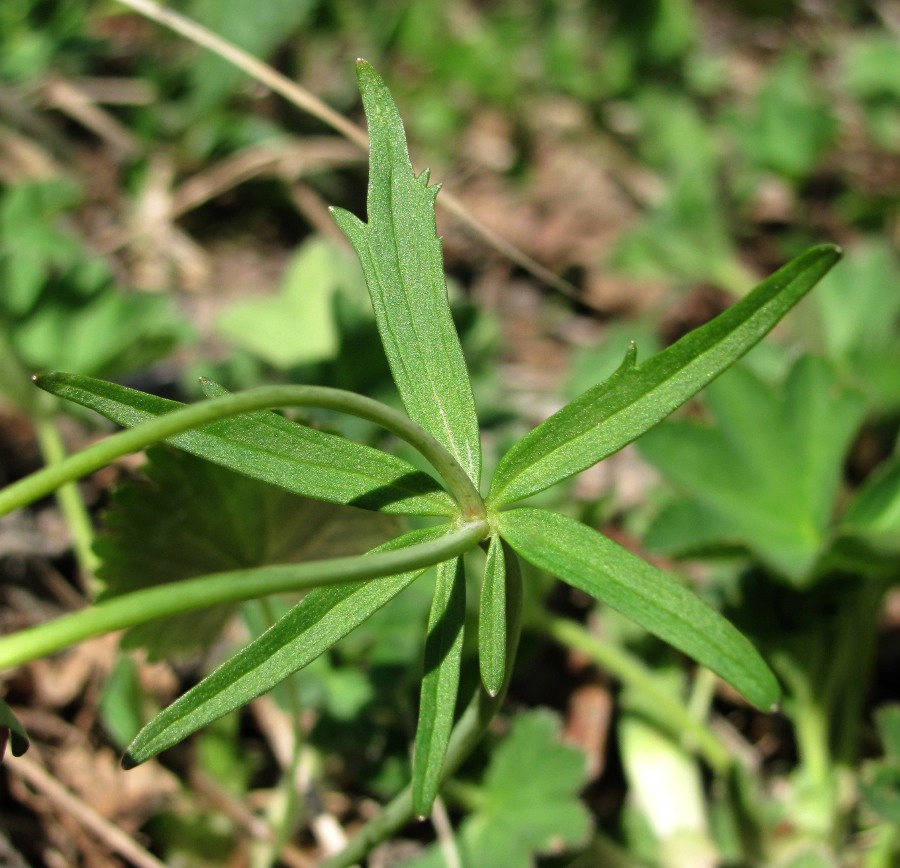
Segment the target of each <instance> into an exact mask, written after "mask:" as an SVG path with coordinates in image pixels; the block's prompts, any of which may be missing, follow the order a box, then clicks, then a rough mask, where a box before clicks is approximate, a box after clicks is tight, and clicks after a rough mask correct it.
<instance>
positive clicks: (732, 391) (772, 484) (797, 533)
mask: <svg viewBox="0 0 900 868" xmlns="http://www.w3.org/2000/svg"><path fill="white" fill-rule="evenodd" d="M705 398H706V403H707V404H708V406H709V407H710V409H711V410H712V412H713V414H714V416H715V419H716V425H715V426H709V425H702V424H698V423H696V422H681V421H676V422H668V423H666V424H665V425H661V426H660V427H659V428H657V429H655V430H654V431H651V432H650V433H648V434H647V435H646V436H645V437H643V438H641V440H640V442H639V443H638V449H639V450H640V452H641V454H642V455H643V456H644V457H645V458H646V459H647V460H648V461H649V462H650V463H651V464H652V465H653V466H654V467H656V468H657V469H659V470H660V471H661V472H662V473H664V474H665V475H666V476H667V477H669V478H670V479H672V480H673V481H674V482H675V483H676V484H677V485H678V487H679V488H680V489H681V490H682V491H684V492H687V493H688V494H689V497H690V500H689V503H688V504H687V505H684V506H678V507H677V511H676V513H675V515H674V517H670V516H669V514H668V513H665V512H664V513H663V514H662V515H661V516H660V518H659V519H658V523H657V525H656V527H655V528H653V529H651V531H650V534H649V536H648V544H649V545H651V546H653V547H657V548H659V549H661V550H664V551H666V552H668V553H671V554H680V553H684V551H685V549H684V548H681V547H682V546H685V545H688V546H690V545H696V544H697V543H698V541H703V542H705V543H707V544H711V543H726V544H728V543H730V544H738V545H741V546H745V547H746V548H749V549H750V550H751V551H753V552H754V553H755V554H756V555H757V556H759V557H760V558H761V559H762V560H764V561H765V562H766V563H768V564H769V565H770V566H772V567H773V568H774V569H775V570H776V571H778V572H779V573H781V574H782V575H785V576H787V577H788V578H789V579H790V580H791V581H793V582H795V583H798V584H802V583H803V582H804V580H805V579H806V578H807V577H808V576H809V572H810V570H811V568H812V566H813V564H814V563H815V561H816V559H817V558H818V557H819V555H820V553H821V552H822V550H823V548H824V547H825V545H826V543H827V541H828V536H829V528H830V524H831V519H832V511H833V509H834V504H835V499H836V496H837V493H838V486H839V484H840V479H841V468H842V465H843V459H844V456H845V454H846V452H847V449H848V448H849V446H850V442H851V440H852V438H853V436H854V435H855V434H856V431H857V429H858V427H859V425H860V423H861V422H862V417H863V412H864V406H863V400H862V397H861V396H860V395H858V394H857V393H854V392H849V391H847V390H845V389H842V388H841V387H840V386H839V385H838V384H837V383H836V382H835V378H834V375H833V374H832V373H831V371H830V370H829V367H828V365H827V364H826V363H825V362H824V361H822V360H821V359H816V358H813V357H811V356H806V357H804V358H802V359H801V360H800V361H798V362H797V364H795V365H794V367H793V369H792V370H791V372H790V374H789V376H788V378H787V380H786V382H785V384H784V386H783V388H782V389H781V390H780V393H775V392H773V390H772V389H771V388H770V387H769V386H768V385H767V384H766V383H764V382H763V381H762V380H760V379H759V378H758V377H757V376H756V375H755V374H753V373H752V372H751V371H750V370H749V369H747V368H745V367H738V368H735V369H734V370H732V371H729V372H728V373H727V374H726V375H724V376H723V377H722V378H721V379H720V380H718V381H717V382H715V383H713V384H712V385H711V386H710V387H709V389H708V390H707V392H706V393H705ZM686 514H687V515H690V517H691V520H692V521H694V522H695V528H698V529H701V530H698V531H696V532H695V533H693V534H692V535H691V536H689V537H687V538H683V539H681V540H679V539H677V538H676V537H677V535H678V534H679V533H680V531H681V530H682V529H683V528H684V527H685V525H686V521H685V515H686ZM673 518H674V521H675V524H674V526H673V527H671V528H667V527H666V525H667V524H668V523H669V522H670V521H672V520H673ZM698 536H699V540H698Z"/></svg>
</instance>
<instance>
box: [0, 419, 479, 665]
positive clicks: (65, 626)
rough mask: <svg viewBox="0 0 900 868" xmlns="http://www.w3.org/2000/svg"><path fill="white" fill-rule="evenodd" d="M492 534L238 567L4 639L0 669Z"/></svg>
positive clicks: (416, 565)
mask: <svg viewBox="0 0 900 868" xmlns="http://www.w3.org/2000/svg"><path fill="white" fill-rule="evenodd" d="M127 433H131V432H127ZM487 530H488V528H487V523H486V522H484V521H480V522H471V523H469V524H465V525H462V526H460V527H457V528H454V529H453V530H451V531H449V532H448V533H447V534H446V535H445V536H442V537H440V538H439V539H436V540H431V541H429V542H425V543H419V544H418V545H413V546H408V547H407V548H402V549H397V550H396V551H386V552H373V553H372V554H367V555H359V556H355V557H344V558H330V559H328V560H322V561H311V562H309V563H302V564H284V565H278V566H271V567H258V568H255V569H247V570H232V571H229V572H224V573H215V574H212V575H209V576H202V577H201V578H198V579H187V580H185V581H181V582H173V583H172V584H166V585H160V586H157V587H154V588H148V589H146V590H143V591H135V592H134V593H133V594H126V595H123V596H121V597H115V598H113V599H111V600H108V601H106V602H101V603H98V604H97V605H96V606H92V607H91V608H89V609H83V610H81V611H79V612H73V613H72V614H71V615H64V616H63V617H62V618H58V619H57V620H55V621H50V622H48V623H46V624H41V625H40V626H37V627H32V628H30V629H28V630H22V631H21V632H19V633H15V634H14V635H12V636H6V637H3V638H0V669H3V668H7V667H10V666H18V665H19V664H22V663H26V662H28V661H29V660H35V659H36V658H38V657H43V656H45V655H46V654H52V653H53V652H54V651H59V650H60V649H61V648H65V647H66V646H67V645H72V644H74V643H75V642H81V641H82V640H84V639H89V638H90V637H91V636H99V635H101V634H103V633H109V632H112V631H113V630H122V629H125V628H127V627H134V626H135V625H137V624H144V623H146V622H147V621H152V620H155V619H156V618H164V617H167V616H169V615H178V614H181V613H183V612H190V611H192V610H194V609H203V608H205V607H207V606H214V605H217V604H221V603H236V602H240V601H242V600H251V599H255V598H256V597H263V596H267V595H269V594H278V593H282V592H285V591H299V590H303V589H306V588H313V587H319V586H321V585H341V584H350V583H352V582H359V581H365V580H368V579H377V578H380V577H382V576H393V575H397V574H398V573H405V572H409V571H411V570H416V569H421V568H423V567H427V566H431V565H432V564H437V563H441V562H442V561H446V560H449V559H450V558H453V557H457V556H458V555H461V554H463V553H464V552H466V551H468V550H469V549H470V548H472V547H473V546H475V545H477V544H478V542H479V540H481V539H482V538H483V537H484V536H485V534H486V533H487Z"/></svg>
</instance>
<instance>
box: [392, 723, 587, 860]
mask: <svg viewBox="0 0 900 868" xmlns="http://www.w3.org/2000/svg"><path fill="white" fill-rule="evenodd" d="M559 729H560V725H559V719H558V718H557V717H556V715H554V714H552V713H551V712H549V711H545V710H537V711H531V712H528V713H526V714H521V715H519V716H517V717H516V718H515V719H514V720H513V722H512V725H511V727H510V731H509V735H508V736H507V737H506V738H505V739H504V740H503V741H502V742H501V743H500V744H499V745H498V746H497V747H496V748H495V750H494V751H493V754H492V756H491V761H490V765H489V766H488V769H487V772H486V774H485V776H484V781H483V783H482V786H481V790H480V792H479V794H478V801H477V808H476V810H475V811H474V812H473V813H472V814H471V815H470V816H469V817H467V818H466V819H465V820H464V821H463V823H462V826H461V827H460V830H459V834H458V836H457V843H458V846H459V850H460V853H461V855H462V858H463V863H462V864H464V865H466V866H470V868H491V866H497V865H503V866H505V868H507V866H508V868H531V866H533V865H534V864H535V856H536V855H537V854H541V853H548V854H549V853H559V852H561V851H562V850H564V849H565V848H566V847H574V846H576V845H578V844H579V843H581V842H583V841H584V839H585V838H586V837H587V835H588V832H589V831H590V825H591V821H590V818H589V816H588V812H587V809H586V808H585V806H584V805H583V804H582V803H581V801H580V800H579V798H578V791H579V790H580V789H581V786H582V783H583V782H584V777H585V771H586V768H585V765H586V764H585V758H584V755H583V754H582V753H581V752H580V751H578V750H577V749H575V748H572V747H568V746H567V745H563V744H560V741H559ZM406 864H407V866H408V868H426V866H427V868H432V866H435V868H437V866H440V865H443V864H445V863H444V862H443V859H442V857H441V854H440V850H438V849H437V848H432V849H431V851H430V852H429V853H427V854H426V855H425V856H423V857H422V858H420V859H416V860H413V861H412V862H410V863H406Z"/></svg>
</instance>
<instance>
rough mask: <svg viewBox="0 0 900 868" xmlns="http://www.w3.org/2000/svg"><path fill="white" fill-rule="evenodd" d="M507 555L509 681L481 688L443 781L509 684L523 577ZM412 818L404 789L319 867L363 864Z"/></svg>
mask: <svg viewBox="0 0 900 868" xmlns="http://www.w3.org/2000/svg"><path fill="white" fill-rule="evenodd" d="M504 550H505V552H504V553H505V555H506V570H507V572H506V595H507V596H506V636H507V660H508V661H509V663H508V665H507V669H506V679H505V680H504V682H503V687H502V688H501V689H500V691H499V692H498V693H497V695H496V696H494V697H491V696H489V695H488V693H487V691H486V690H484V689H483V688H482V687H481V686H479V687H478V689H477V692H476V694H475V696H474V697H472V701H471V702H470V703H469V705H468V706H467V707H466V710H465V711H464V712H463V714H462V716H461V717H460V719H459V721H458V722H457V724H456V726H455V727H454V729H453V734H452V735H451V736H450V745H449V747H448V748H447V754H446V758H445V760H444V770H443V773H442V774H441V779H442V780H444V781H446V780H447V779H448V778H449V777H450V776H451V775H452V774H453V773H454V772H455V771H456V770H457V769H458V768H459V767H460V766H461V765H462V764H463V762H464V761H465V760H466V758H467V757H468V756H469V754H470V753H471V752H472V750H473V749H474V748H475V746H476V745H477V744H478V742H479V741H481V739H482V738H483V737H484V734H485V732H487V728H488V726H490V723H491V721H492V720H493V719H494V716H495V715H496V714H497V712H498V711H499V709H500V707H501V705H502V704H503V700H504V698H505V697H506V691H507V690H508V689H509V682H510V679H511V678H512V670H513V664H514V662H515V658H516V651H517V649H518V646H519V634H520V631H521V628H522V574H521V572H520V570H519V565H518V560H517V558H516V555H515V553H514V552H513V551H512V550H511V549H510V548H508V547H507V546H506V544H505V543H504ZM412 818H413V800H412V786H411V785H409V786H407V787H405V788H404V789H403V790H401V792H400V793H399V794H398V795H397V796H395V797H394V799H393V800H392V801H391V802H390V803H389V804H388V805H387V806H386V807H385V808H384V810H383V811H382V812H381V813H380V814H379V815H378V816H377V817H374V818H373V819H371V820H369V822H368V823H366V825H365V826H363V827H362V829H360V831H359V832H357V833H356V834H355V835H354V836H353V837H352V838H351V839H350V840H349V841H348V842H347V845H346V847H344V849H343V850H341V852H340V853H338V854H337V855H335V856H332V857H331V858H330V859H326V860H325V861H324V862H322V864H321V865H320V868H349V866H351V865H355V864H356V863H357V862H360V861H362V860H363V859H364V858H365V856H366V855H367V854H368V853H370V852H371V851H372V850H373V849H374V848H375V847H377V846H378V844H380V843H381V842H382V841H385V840H386V839H387V838H389V837H391V835H393V834H394V833H395V832H397V831H398V830H399V829H400V828H402V827H403V826H404V825H405V824H406V823H408V822H409V821H410V820H411V819H412Z"/></svg>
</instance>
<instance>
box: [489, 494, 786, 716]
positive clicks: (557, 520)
mask: <svg viewBox="0 0 900 868" xmlns="http://www.w3.org/2000/svg"><path fill="white" fill-rule="evenodd" d="M498 522H499V529H500V534H501V536H502V537H503V538H504V539H505V540H506V541H507V542H508V543H509V544H510V546H512V548H513V549H515V550H516V551H517V552H518V553H519V554H520V555H521V556H522V557H523V558H525V560H527V561H530V562H531V563H532V564H534V565H535V566H537V567H540V568H541V569H543V570H546V571H547V572H548V573H551V574H553V575H555V576H557V577H558V578H560V579H562V580H563V581H564V582H567V583H568V584H570V585H572V586H573V587H575V588H578V589H579V590H582V591H584V592H585V593H586V594H590V595H591V596H592V597H594V598H595V599H597V600H599V601H600V602H602V603H606V604H607V605H609V606H611V607H612V608H613V609H616V610H617V611H619V612H621V613H622V614H623V615H625V616H626V617H628V618H630V619H631V620H633V621H635V622H636V623H637V624H639V625H640V626H641V627H643V628H644V629H645V630H648V631H649V632H651V633H653V634H654V635H656V636H659V637H660V638H661V639H663V640H664V641H666V642H668V643H669V644H670V645H673V646H674V647H675V648H677V649H678V650H680V651H683V652H684V653H685V654H687V655H688V656H689V657H692V658H693V659H694V660H696V661H697V662H698V663H700V664H702V665H703V666H706V667H708V668H709V669H711V670H712V671H713V672H715V673H717V674H718V675H720V676H721V677H722V678H724V679H725V680H726V681H727V682H728V683H729V684H731V685H732V686H734V687H735V688H736V689H737V690H738V691H740V692H741V693H742V694H743V695H744V696H745V697H746V698H747V699H748V700H749V701H750V702H752V703H753V704H754V705H756V706H758V707H759V708H762V709H765V710H770V709H772V708H773V707H774V706H775V704H776V703H777V702H778V699H779V696H780V693H781V691H780V690H779V687H778V682H777V681H776V680H775V676H774V675H773V674H772V671H771V670H770V669H769V667H768V666H767V665H766V663H765V662H764V661H763V659H762V658H761V657H760V656H759V653H758V652H757V651H756V649H755V648H754V647H753V645H751V644H750V641H749V640H748V639H747V638H746V637H745V636H743V635H742V634H741V633H739V632H738V631H737V630H736V629H735V628H734V627H733V626H732V625H731V624H730V623H729V622H728V621H726V620H725V619H724V618H723V617H722V616H721V615H719V614H718V613H717V612H715V611H714V610H713V609H711V608H710V607H709V606H707V605H706V603H704V602H703V601H702V600H700V598H699V597H698V596H697V595H696V594H694V593H693V592H692V591H690V590H688V589H687V588H686V587H684V586H683V585H681V584H680V583H679V582H678V581H676V580H675V579H674V578H673V577H672V576H670V575H668V574H667V573H664V572H663V571H662V570H659V569H657V568H656V567H654V566H651V565H650V564H648V563H647V562H646V561H644V560H642V559H641V558H639V557H637V556H636V555H633V554H631V552H629V551H627V550H626V549H624V548H622V547H621V546H620V545H618V544H617V543H614V542H613V541H612V540H610V539H608V538H607V537H605V536H603V535H602V534H600V533H597V532H596V531H594V530H592V529H591V528H589V527H586V526H585V525H583V524H581V523H580V522H577V521H575V520H574V519H571V518H567V517H566V516H563V515H559V514H557V513H553V512H548V511H547V510H543V509H530V508H520V509H513V510H510V511H508V512H503V513H500V515H499V518H498Z"/></svg>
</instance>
